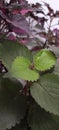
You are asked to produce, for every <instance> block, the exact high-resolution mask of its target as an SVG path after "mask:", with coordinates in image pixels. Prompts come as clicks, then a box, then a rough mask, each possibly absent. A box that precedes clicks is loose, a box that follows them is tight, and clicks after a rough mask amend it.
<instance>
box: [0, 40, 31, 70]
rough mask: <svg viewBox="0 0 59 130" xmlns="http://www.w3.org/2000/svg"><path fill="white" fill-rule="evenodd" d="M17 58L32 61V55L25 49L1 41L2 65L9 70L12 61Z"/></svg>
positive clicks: (18, 45)
mask: <svg viewBox="0 0 59 130" xmlns="http://www.w3.org/2000/svg"><path fill="white" fill-rule="evenodd" d="M17 56H23V57H26V58H28V59H30V60H32V55H31V53H30V51H29V50H28V49H27V47H25V46H23V45H21V44H19V43H17V42H15V41H10V40H5V39H4V40H3V41H2V42H1V43H0V59H1V60H2V61H3V64H4V65H5V66H6V67H7V69H9V68H10V67H11V65H12V62H13V60H14V59H15V58H16V57H17Z"/></svg>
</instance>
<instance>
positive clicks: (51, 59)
mask: <svg viewBox="0 0 59 130" xmlns="http://www.w3.org/2000/svg"><path fill="white" fill-rule="evenodd" d="M55 62H56V56H55V55H54V54H53V53H52V52H51V51H49V50H47V49H42V50H41V51H39V52H38V53H37V54H36V55H35V56H34V66H35V68H36V69H37V70H40V71H45V70H48V69H50V68H51V67H53V66H54V65H55Z"/></svg>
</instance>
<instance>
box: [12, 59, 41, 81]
mask: <svg viewBox="0 0 59 130" xmlns="http://www.w3.org/2000/svg"><path fill="white" fill-rule="evenodd" d="M30 66H31V63H30V61H29V60H28V59H26V58H24V57H17V58H16V59H15V60H14V62H13V64H12V67H11V70H10V75H11V76H13V77H14V78H17V79H19V78H20V79H24V80H28V81H35V80H37V79H38V78H39V74H38V72H37V71H35V70H32V69H31V68H30Z"/></svg>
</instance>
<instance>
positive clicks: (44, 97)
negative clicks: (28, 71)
mask: <svg viewBox="0 0 59 130" xmlns="http://www.w3.org/2000/svg"><path fill="white" fill-rule="evenodd" d="M31 94H32V97H33V98H34V99H35V101H36V102H37V103H38V104H39V105H40V106H41V107H42V108H44V109H45V110H46V111H49V112H50V113H54V114H57V115H59V76H57V75H55V74H45V75H43V76H42V77H41V78H40V80H39V81H38V82H37V83H33V85H32V86H31Z"/></svg>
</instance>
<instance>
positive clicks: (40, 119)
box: [29, 102, 59, 130]
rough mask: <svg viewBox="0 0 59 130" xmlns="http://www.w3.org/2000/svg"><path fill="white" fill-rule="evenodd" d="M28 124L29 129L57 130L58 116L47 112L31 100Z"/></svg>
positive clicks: (58, 126)
mask: <svg viewBox="0 0 59 130" xmlns="http://www.w3.org/2000/svg"><path fill="white" fill-rule="evenodd" d="M29 125H30V126H31V130H59V117H58V116H54V115H52V114H49V113H48V112H46V111H44V110H43V109H42V108H41V107H40V106H38V105H37V104H36V103H35V102H32V105H31V108H30V111H29Z"/></svg>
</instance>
